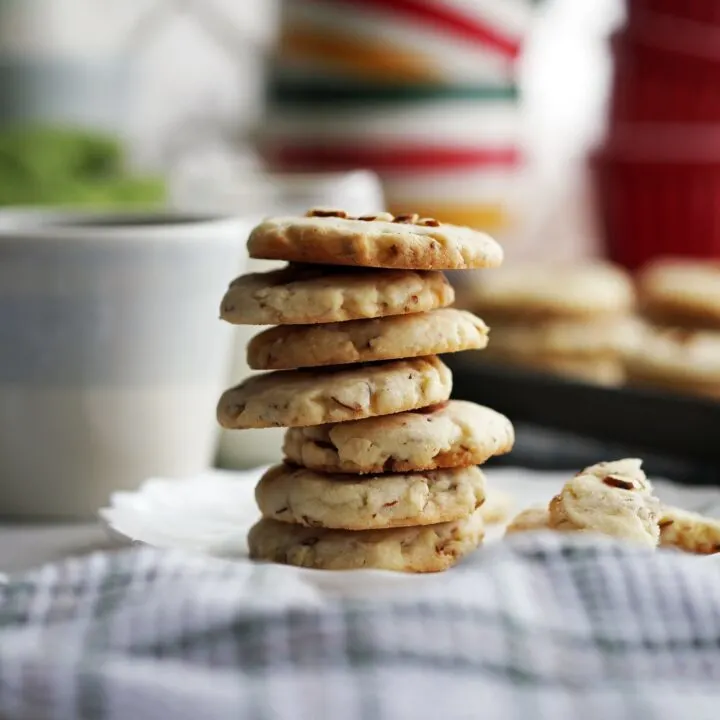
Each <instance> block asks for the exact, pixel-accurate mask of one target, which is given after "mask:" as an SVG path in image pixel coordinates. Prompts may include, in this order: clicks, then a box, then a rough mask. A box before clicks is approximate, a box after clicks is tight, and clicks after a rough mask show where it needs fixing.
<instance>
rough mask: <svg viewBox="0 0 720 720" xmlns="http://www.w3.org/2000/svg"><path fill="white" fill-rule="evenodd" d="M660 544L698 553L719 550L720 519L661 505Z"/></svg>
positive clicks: (702, 553)
mask: <svg viewBox="0 0 720 720" xmlns="http://www.w3.org/2000/svg"><path fill="white" fill-rule="evenodd" d="M660 545H662V546H663V547H675V548H678V549H679V550H684V551H685V552H689V553H695V554H698V555H712V554H714V553H717V552H720V520H716V519H715V518H709V517H705V516H704V515H698V514H697V513H692V512H687V511H686V510H680V509H679V508H674V507H663V508H662V510H661V512H660Z"/></svg>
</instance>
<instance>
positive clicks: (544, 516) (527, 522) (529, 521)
mask: <svg viewBox="0 0 720 720" xmlns="http://www.w3.org/2000/svg"><path fill="white" fill-rule="evenodd" d="M549 528H550V513H549V512H548V509H547V508H545V507H531V508H528V509H527V510H523V511H522V512H521V513H520V514H519V515H516V516H515V517H514V518H513V519H512V520H511V521H510V524H509V525H508V526H507V528H506V529H505V534H506V535H512V534H514V533H519V532H532V531H534V530H548V529H549Z"/></svg>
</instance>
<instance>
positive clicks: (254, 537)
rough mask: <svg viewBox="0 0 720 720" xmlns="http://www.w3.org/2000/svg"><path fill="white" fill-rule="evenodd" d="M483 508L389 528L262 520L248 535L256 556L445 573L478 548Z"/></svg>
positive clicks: (333, 566) (324, 566)
mask: <svg viewBox="0 0 720 720" xmlns="http://www.w3.org/2000/svg"><path fill="white" fill-rule="evenodd" d="M484 536H485V528H484V525H483V521H482V516H481V514H480V511H479V510H476V511H475V512H474V513H472V515H468V516H467V517H465V518H463V519H462V520H456V521H454V522H449V523H441V524H439V525H422V526H417V527H408V528H392V529H390V530H356V531H352V530H327V529H325V528H308V527H303V526H302V525H291V524H289V523H282V522H278V521H277V520H267V519H263V520H260V522H258V523H257V524H256V525H254V526H253V527H252V528H251V529H250V532H249V534H248V547H249V549H250V557H251V558H252V559H253V560H265V561H269V562H277V563H283V564H286V565H296V566H298V567H306V568H317V569H320V570H360V569H366V570H371V569H372V570H394V571H396V572H415V573H431V572H441V571H442V570H447V569H448V568H450V567H452V566H453V565H456V564H457V563H458V562H459V561H460V560H461V559H462V558H463V557H464V556H465V555H468V554H470V553H471V552H473V551H474V550H476V549H477V548H478V546H479V545H480V544H481V543H482V541H483V538H484Z"/></svg>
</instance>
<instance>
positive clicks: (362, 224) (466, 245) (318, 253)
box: [248, 210, 503, 270]
mask: <svg viewBox="0 0 720 720" xmlns="http://www.w3.org/2000/svg"><path fill="white" fill-rule="evenodd" d="M248 251H249V253H250V257H252V258H258V259H263V260H287V261H290V262H300V263H312V264H315V263H321V264H327V265H353V266H362V267H375V268H391V269H409V270H413V269H414V270H466V269H469V268H494V267H498V266H500V265H501V264H502V261H503V251H502V248H501V247H500V245H498V244H497V242H495V240H493V239H492V238H491V237H490V236H489V235H486V234H485V233H482V232H478V231H476V230H471V229H470V228H465V227H457V226H455V225H444V224H441V223H439V222H437V221H436V220H432V219H430V218H426V219H420V218H419V217H418V216H417V215H402V216H392V215H390V214H388V213H383V215H381V216H364V217H362V218H350V217H348V215H347V213H345V212H343V211H338V210H328V211H326V210H311V211H310V212H309V213H308V214H307V216H306V217H290V218H275V219H271V220H267V221H265V222H263V223H262V224H260V225H259V226H258V227H256V228H255V229H254V230H253V231H252V233H251V234H250V239H249V240H248Z"/></svg>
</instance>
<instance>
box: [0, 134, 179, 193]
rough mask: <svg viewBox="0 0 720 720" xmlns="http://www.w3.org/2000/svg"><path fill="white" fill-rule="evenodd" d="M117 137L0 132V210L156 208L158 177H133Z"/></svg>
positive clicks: (159, 188) (161, 187) (161, 189)
mask: <svg viewBox="0 0 720 720" xmlns="http://www.w3.org/2000/svg"><path fill="white" fill-rule="evenodd" d="M125 165H126V163H125V153H124V150H123V147H122V144H121V143H120V141H119V140H117V139H116V138H113V137H111V136H107V135H103V134H100V133H93V132H89V131H86V130H76V129H73V128H53V127H13V128H5V129H2V130H0V206H8V205H25V206H27V205H43V206H52V205H56V206H72V205H75V206H92V207H97V206H102V207H122V206H128V205H130V206H137V205H144V206H150V205H156V204H161V203H163V202H164V201H165V199H166V187H165V182H164V180H163V179H161V178H154V177H149V178H148V177H134V176H132V175H131V174H129V173H128V172H127V170H126V167H125Z"/></svg>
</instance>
